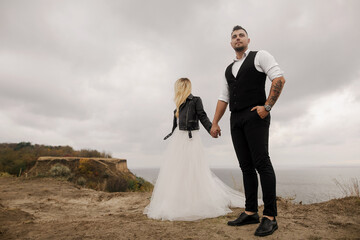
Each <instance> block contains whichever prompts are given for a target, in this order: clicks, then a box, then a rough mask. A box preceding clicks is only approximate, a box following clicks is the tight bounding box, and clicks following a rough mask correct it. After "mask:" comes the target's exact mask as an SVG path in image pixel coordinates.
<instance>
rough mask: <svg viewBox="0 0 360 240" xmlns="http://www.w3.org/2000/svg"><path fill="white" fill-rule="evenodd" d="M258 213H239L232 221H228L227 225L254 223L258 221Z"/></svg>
mask: <svg viewBox="0 0 360 240" xmlns="http://www.w3.org/2000/svg"><path fill="white" fill-rule="evenodd" d="M259 222H260V221H259V214H257V213H254V214H252V215H247V214H246V213H244V212H243V213H241V214H240V216H239V217H238V218H237V219H236V220H234V221H229V222H228V225H229V226H242V225H247V224H255V223H259Z"/></svg>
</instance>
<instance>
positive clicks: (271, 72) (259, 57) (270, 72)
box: [218, 49, 284, 103]
mask: <svg viewBox="0 0 360 240" xmlns="http://www.w3.org/2000/svg"><path fill="white" fill-rule="evenodd" d="M249 52H250V50H249V49H248V50H246V51H245V53H244V55H243V57H242V58H241V59H234V61H235V63H234V64H233V65H232V69H231V70H232V74H233V75H234V77H236V75H237V73H238V71H239V69H240V67H241V65H242V64H243V62H244V60H245V59H246V57H247V56H248V55H249ZM254 65H255V68H256V70H258V71H259V72H263V73H265V74H266V75H267V76H268V77H269V79H270V81H272V80H274V79H275V78H278V77H281V76H283V73H284V72H283V71H281V69H280V67H279V65H278V64H277V62H276V61H275V58H274V57H273V56H272V55H271V54H270V53H268V52H267V51H265V50H260V51H258V52H257V54H256V56H255V59H254ZM218 100H221V101H224V102H227V103H228V102H229V85H228V83H227V81H226V77H225V74H224V76H223V79H222V87H221V93H220V96H219V98H218Z"/></svg>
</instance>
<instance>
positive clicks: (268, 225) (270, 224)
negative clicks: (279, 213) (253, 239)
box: [255, 217, 278, 237]
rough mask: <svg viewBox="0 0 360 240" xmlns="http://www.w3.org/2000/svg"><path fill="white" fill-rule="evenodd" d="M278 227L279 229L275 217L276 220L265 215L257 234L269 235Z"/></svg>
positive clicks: (261, 235)
mask: <svg viewBox="0 0 360 240" xmlns="http://www.w3.org/2000/svg"><path fill="white" fill-rule="evenodd" d="M276 229H278V225H277V222H276V219H275V218H274V220H270V219H268V218H267V217H263V218H262V219H261V223H260V225H259V227H258V228H257V229H256V231H255V236H260V237H263V236H267V235H270V234H272V233H273V232H275V230H276Z"/></svg>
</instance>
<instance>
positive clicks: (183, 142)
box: [144, 127, 245, 221]
mask: <svg viewBox="0 0 360 240" xmlns="http://www.w3.org/2000/svg"><path fill="white" fill-rule="evenodd" d="M191 133H192V138H189V135H188V131H182V130H179V129H178V127H177V128H176V129H175V130H174V132H173V134H172V136H171V137H170V138H169V139H168V140H170V142H169V143H168V144H169V145H168V148H167V149H166V151H165V153H164V159H163V163H162V166H161V168H160V172H159V175H158V178H157V181H156V184H155V187H154V191H153V193H152V197H151V201H150V204H149V205H148V206H147V207H146V208H145V210H144V214H147V216H148V217H149V218H153V219H161V220H170V221H194V220H199V219H204V218H213V217H218V216H221V215H225V214H227V213H229V212H231V210H230V208H229V207H244V206H245V197H244V194H243V193H241V192H238V191H236V190H234V189H232V188H230V187H229V186H227V185H226V184H224V183H223V182H222V181H221V180H220V179H219V178H218V177H217V176H216V175H215V174H214V173H213V172H212V171H211V170H210V167H209V163H208V161H207V160H206V159H205V157H204V151H203V146H202V142H201V139H200V134H199V130H196V131H191Z"/></svg>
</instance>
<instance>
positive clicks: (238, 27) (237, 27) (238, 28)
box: [231, 25, 249, 35]
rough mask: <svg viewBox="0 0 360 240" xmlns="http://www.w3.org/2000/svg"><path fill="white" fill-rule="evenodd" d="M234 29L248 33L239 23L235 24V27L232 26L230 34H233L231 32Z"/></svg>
mask: <svg viewBox="0 0 360 240" xmlns="http://www.w3.org/2000/svg"><path fill="white" fill-rule="evenodd" d="M236 30H244V31H245V32H246V35H249V34H248V33H247V31H246V30H245V28H243V27H242V26H239V25H236V26H235V27H233V30H232V32H231V34H233V32H234V31H236Z"/></svg>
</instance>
